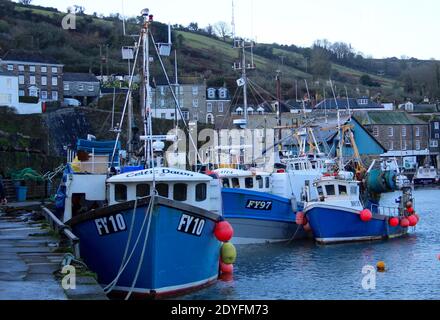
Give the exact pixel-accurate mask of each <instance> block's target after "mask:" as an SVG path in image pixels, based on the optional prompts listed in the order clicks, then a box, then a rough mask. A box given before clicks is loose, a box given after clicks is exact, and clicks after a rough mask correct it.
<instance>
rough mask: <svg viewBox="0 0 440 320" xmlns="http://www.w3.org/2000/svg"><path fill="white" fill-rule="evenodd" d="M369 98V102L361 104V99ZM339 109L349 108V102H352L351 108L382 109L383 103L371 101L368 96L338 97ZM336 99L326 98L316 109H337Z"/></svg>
mask: <svg viewBox="0 0 440 320" xmlns="http://www.w3.org/2000/svg"><path fill="white" fill-rule="evenodd" d="M363 99H367V100H368V104H360V103H359V102H360V100H363ZM336 100H337V103H338V107H339V109H348V104H349V103H350V109H381V108H383V107H382V105H381V104H379V103H376V102H373V101H371V100H370V99H368V98H361V99H354V98H349V99H348V101H347V98H338V99H336ZM336 107H337V106H336V102H335V99H325V100H322V101H321V102H319V103H318V104H317V105H316V106H315V108H316V109H322V110H324V109H336Z"/></svg>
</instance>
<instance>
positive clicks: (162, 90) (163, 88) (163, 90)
mask: <svg viewBox="0 0 440 320" xmlns="http://www.w3.org/2000/svg"><path fill="white" fill-rule="evenodd" d="M160 94H161V95H162V96H164V95H165V87H160Z"/></svg>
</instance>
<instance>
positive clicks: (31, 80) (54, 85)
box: [0, 51, 64, 101]
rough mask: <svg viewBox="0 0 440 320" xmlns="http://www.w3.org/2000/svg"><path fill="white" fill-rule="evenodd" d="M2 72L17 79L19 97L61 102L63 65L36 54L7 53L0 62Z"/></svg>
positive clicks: (23, 52) (62, 95) (22, 52)
mask: <svg viewBox="0 0 440 320" xmlns="http://www.w3.org/2000/svg"><path fill="white" fill-rule="evenodd" d="M0 67H1V68H2V70H3V71H7V72H9V73H12V74H14V75H16V76H17V77H18V84H19V91H18V94H19V96H20V97H25V96H27V97H38V98H40V99H41V100H42V101H63V97H64V94H63V67H64V66H63V65H62V64H59V63H58V62H57V61H55V60H54V59H52V58H50V57H47V56H45V55H42V54H40V53H38V52H25V51H9V52H8V53H6V55H5V56H4V57H3V58H2V59H1V60H0Z"/></svg>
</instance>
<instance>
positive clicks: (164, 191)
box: [156, 183, 169, 198]
mask: <svg viewBox="0 0 440 320" xmlns="http://www.w3.org/2000/svg"><path fill="white" fill-rule="evenodd" d="M156 190H157V194H158V195H159V196H161V197H164V198H168V196H169V192H168V185H167V184H166V183H160V184H158V185H157V186H156Z"/></svg>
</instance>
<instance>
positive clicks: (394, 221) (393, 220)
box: [389, 217, 400, 228]
mask: <svg viewBox="0 0 440 320" xmlns="http://www.w3.org/2000/svg"><path fill="white" fill-rule="evenodd" d="M399 223H400V221H399V218H396V217H392V218H390V220H389V224H390V226H391V227H393V228H395V227H397V226H398V225H399Z"/></svg>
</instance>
